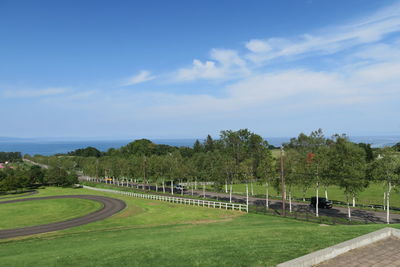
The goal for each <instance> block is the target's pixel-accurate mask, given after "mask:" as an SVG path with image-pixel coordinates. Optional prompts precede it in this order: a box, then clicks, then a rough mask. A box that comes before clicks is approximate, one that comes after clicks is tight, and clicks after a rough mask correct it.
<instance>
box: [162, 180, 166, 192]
mask: <svg viewBox="0 0 400 267" xmlns="http://www.w3.org/2000/svg"><path fill="white" fill-rule="evenodd" d="M162 191H163V193H165V182H164V179H163V180H162Z"/></svg>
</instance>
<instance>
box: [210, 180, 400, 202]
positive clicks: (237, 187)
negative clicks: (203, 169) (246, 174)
mask: <svg viewBox="0 0 400 267" xmlns="http://www.w3.org/2000/svg"><path fill="white" fill-rule="evenodd" d="M253 188H254V194H255V195H260V196H265V185H260V184H256V183H253ZM209 189H212V188H211V187H209ZM223 189H224V190H225V187H224V188H223ZM232 190H233V192H235V193H237V194H245V193H246V185H245V184H234V185H233V186H232ZM383 192H384V187H383V185H382V184H370V185H369V187H368V188H366V189H365V190H364V191H362V192H361V193H360V194H359V195H358V196H357V197H356V203H360V204H367V205H368V204H369V205H370V204H376V205H382V204H383ZM249 193H250V184H249ZM269 194H270V195H272V196H277V195H278V193H277V192H276V190H275V189H274V188H273V187H271V186H270V187H269ZM315 194H316V193H315V188H310V189H308V190H307V192H306V196H305V197H306V198H309V197H312V196H315ZM319 195H320V196H321V197H324V196H325V191H324V188H323V187H320V189H319ZM292 197H294V198H302V197H303V191H302V190H301V188H298V187H293V189H292ZM328 198H329V199H331V200H337V201H343V202H346V196H345V195H344V193H343V190H342V189H340V188H339V187H338V186H330V187H328ZM390 202H391V204H390V205H391V206H396V207H400V193H399V192H396V191H395V190H392V192H391V196H390Z"/></svg>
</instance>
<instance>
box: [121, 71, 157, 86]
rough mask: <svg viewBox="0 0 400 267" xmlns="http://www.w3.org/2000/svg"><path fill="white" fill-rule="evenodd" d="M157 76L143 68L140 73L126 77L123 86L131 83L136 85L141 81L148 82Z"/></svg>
mask: <svg viewBox="0 0 400 267" xmlns="http://www.w3.org/2000/svg"><path fill="white" fill-rule="evenodd" d="M155 78H156V77H155V76H154V75H152V74H151V73H150V72H149V71H147V70H142V71H140V72H139V73H138V74H136V75H134V76H132V77H129V78H127V79H125V80H124V81H122V82H121V84H120V85H121V86H129V85H135V84H139V83H144V82H148V81H151V80H154V79H155Z"/></svg>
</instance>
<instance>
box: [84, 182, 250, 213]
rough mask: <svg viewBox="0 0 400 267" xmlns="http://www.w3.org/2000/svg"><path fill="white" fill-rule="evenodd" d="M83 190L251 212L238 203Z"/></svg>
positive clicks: (106, 190) (110, 190) (93, 188)
mask: <svg viewBox="0 0 400 267" xmlns="http://www.w3.org/2000/svg"><path fill="white" fill-rule="evenodd" d="M83 188H86V189H90V190H95V191H100V192H106V193H114V194H121V195H125V196H131V197H138V198H145V199H150V200H160V201H167V202H171V203H177V204H184V205H193V206H201V207H207V208H214V209H217V208H218V209H225V210H237V211H242V212H249V206H248V205H244V204H238V203H227V202H216V201H209V200H201V199H191V198H181V197H170V196H162V195H150V194H140V193H134V192H127V191H119V190H112V189H104V188H96V187H91V186H86V185H84V186H83Z"/></svg>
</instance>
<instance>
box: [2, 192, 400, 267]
mask: <svg viewBox="0 0 400 267" xmlns="http://www.w3.org/2000/svg"><path fill="white" fill-rule="evenodd" d="M58 194H99V195H106V196H111V197H116V198H121V199H123V200H124V201H126V203H127V208H126V209H125V210H123V211H122V212H120V213H118V214H116V215H114V216H113V217H110V218H108V219H105V220H103V221H99V222H95V223H91V224H88V225H84V226H80V227H76V228H71V229H67V230H63V231H58V232H53V233H47V234H41V235H37V236H33V237H24V238H19V239H13V240H2V241H0V247H1V249H0V262H1V265H2V266H122V265H126V266H274V265H276V264H277V263H280V262H283V261H286V260H289V259H292V258H295V257H298V256H301V255H304V254H306V253H309V252H312V251H315V250H317V249H321V248H324V247H328V246H331V245H333V244H336V243H338V242H341V241H344V240H348V239H351V238H353V237H356V236H359V235H362V234H365V233H368V232H371V231H374V230H377V229H380V228H382V227H385V226H386V225H357V226H344V225H335V226H320V225H319V224H312V223H307V222H299V221H296V220H293V219H286V218H280V217H276V216H268V215H258V214H245V213H240V212H232V211H226V210H219V209H211V208H202V207H193V206H184V205H181V204H172V203H167V202H160V201H154V200H146V199H137V198H132V197H126V196H120V195H114V194H108V193H104V194H103V193H99V192H93V191H89V190H86V189H59V188H48V189H42V190H40V193H39V194H38V195H35V196H32V197H36V196H47V195H58ZM0 209H1V206H0ZM393 226H394V227H397V228H400V225H393Z"/></svg>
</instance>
